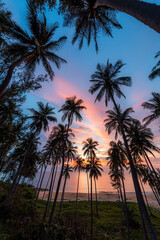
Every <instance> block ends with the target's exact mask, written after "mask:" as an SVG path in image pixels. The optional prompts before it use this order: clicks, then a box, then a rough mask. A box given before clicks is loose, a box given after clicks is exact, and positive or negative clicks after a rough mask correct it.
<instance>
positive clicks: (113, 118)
mask: <svg viewBox="0 0 160 240" xmlns="http://www.w3.org/2000/svg"><path fill="white" fill-rule="evenodd" d="M117 107H118V110H119V113H120V116H121V120H122V123H123V128H124V130H125V132H126V130H127V129H128V127H129V126H130V125H131V124H132V121H133V118H132V117H131V116H130V115H129V114H130V113H133V112H134V111H133V109H132V108H127V109H126V110H124V111H122V110H121V108H120V105H118V106H117ZM106 113H107V117H108V118H106V119H105V120H104V122H105V127H106V130H107V132H108V134H110V133H111V132H112V131H113V130H114V131H115V139H117V137H118V134H120V135H121V129H120V124H119V121H118V115H117V112H116V108H115V107H114V108H113V110H108V111H106Z"/></svg>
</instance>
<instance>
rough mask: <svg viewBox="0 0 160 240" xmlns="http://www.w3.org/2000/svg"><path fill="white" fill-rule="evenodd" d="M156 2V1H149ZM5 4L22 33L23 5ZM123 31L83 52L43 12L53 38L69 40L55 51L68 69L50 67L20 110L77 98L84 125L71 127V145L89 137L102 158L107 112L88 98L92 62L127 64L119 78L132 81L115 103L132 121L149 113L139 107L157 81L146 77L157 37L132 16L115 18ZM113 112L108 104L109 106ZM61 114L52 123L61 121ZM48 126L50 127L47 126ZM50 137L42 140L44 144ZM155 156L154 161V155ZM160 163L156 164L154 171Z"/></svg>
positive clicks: (21, 1) (20, 1) (20, 0)
mask: <svg viewBox="0 0 160 240" xmlns="http://www.w3.org/2000/svg"><path fill="white" fill-rule="evenodd" d="M148 2H155V3H156V2H157V1H148ZM6 5H7V7H8V9H9V10H11V11H12V13H13V18H14V19H15V20H16V22H17V23H19V24H20V25H21V26H22V27H23V28H25V29H27V26H26V21H25V12H26V1H25V0H6ZM117 17H118V20H119V22H120V24H121V25H122V26H123V29H122V30H117V29H113V38H109V37H107V36H104V35H102V34H100V35H99V39H98V42H99V52H98V54H96V52H95V48H94V43H91V46H90V47H87V45H86V44H84V47H83V48H82V50H79V49H78V46H77V44H75V45H72V44H71V40H72V37H73V33H74V28H63V27H62V22H63V21H62V20H63V17H62V16H58V14H56V12H55V11H54V12H48V13H47V19H48V22H49V23H53V22H55V21H58V22H59V25H60V28H59V29H58V30H57V33H56V36H55V38H56V39H57V38H59V37H61V36H62V35H66V36H67V37H68V40H67V42H66V44H65V45H64V46H63V47H62V49H61V50H60V51H59V52H58V54H59V56H61V57H63V58H64V59H66V60H67V62H68V63H67V64H64V65H62V66H61V69H60V70H57V69H56V68H55V66H53V69H55V74H56V76H55V78H54V81H53V82H49V83H44V84H43V87H42V89H41V90H38V91H37V92H35V93H30V94H29V95H28V97H27V101H26V103H25V108H26V109H27V108H28V107H36V102H37V101H44V102H49V103H50V104H52V105H53V106H54V107H55V108H56V110H58V109H59V108H60V106H61V105H62V104H63V103H64V101H65V98H66V97H71V96H73V95H77V97H79V98H82V99H83V100H84V102H85V105H86V106H87V110H86V111H84V113H83V118H84V120H83V122H82V123H74V124H73V129H74V132H75V134H76V143H77V144H78V146H79V148H81V146H82V145H81V142H82V141H83V140H85V139H86V138H87V137H93V138H94V139H95V140H98V141H99V143H100V146H99V154H100V155H101V154H102V155H103V153H104V151H106V150H107V148H108V144H109V141H110V140H113V139H114V137H113V135H111V136H108V135H107V133H106V132H105V128H104V124H103V120H104V118H105V117H106V115H105V111H106V107H105V105H104V102H101V103H96V104H94V96H91V95H90V94H89V93H88V89H89V87H90V82H89V80H90V76H91V74H92V73H94V71H95V70H96V65H97V63H102V64H105V63H106V62H107V59H108V58H109V59H110V61H111V62H112V63H115V62H116V61H117V60H118V59H122V61H123V62H124V63H126V65H125V66H124V68H123V70H122V73H121V74H122V75H121V76H131V77H132V87H131V88H127V87H126V88H123V90H124V93H125V95H126V99H121V100H119V99H118V100H117V102H118V103H120V104H121V106H122V108H123V109H125V108H128V107H133V108H134V110H135V113H134V114H133V116H134V117H137V118H138V119H140V120H142V119H143V117H144V116H146V115H147V114H148V113H149V112H148V111H144V110H143V109H142V108H141V104H142V102H144V101H146V100H149V99H150V98H151V92H154V91H155V92H159V88H160V79H158V78H157V79H155V80H154V81H149V79H148V75H149V73H150V71H151V69H152V67H153V66H154V65H155V64H156V60H155V59H154V55H155V54H156V53H157V52H158V51H159V50H160V48H159V40H160V36H159V34H158V33H156V32H155V31H153V30H152V29H150V28H149V27H147V26H145V25H144V24H143V23H141V22H139V21H137V20H136V19H134V18H133V17H130V16H128V15H127V14H124V13H118V15H117ZM37 73H45V71H44V69H43V68H42V67H41V66H39V67H38V68H37ZM109 107H110V108H112V104H109ZM60 117H61V115H60V114H58V115H57V118H58V119H59V121H60ZM158 125H159V120H157V121H155V122H154V123H153V124H151V125H150V127H151V128H152V130H153V132H154V134H155V143H156V144H157V145H158V146H160V138H159V127H158ZM51 127H52V125H51ZM48 134H49V133H45V134H44V135H43V137H42V139H43V141H45V140H46V137H47V136H48ZM157 157H159V156H158V155H157ZM158 165H159V163H157V162H156V166H158Z"/></svg>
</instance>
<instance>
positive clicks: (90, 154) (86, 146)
mask: <svg viewBox="0 0 160 240" xmlns="http://www.w3.org/2000/svg"><path fill="white" fill-rule="evenodd" d="M97 146H98V142H97V141H94V140H93V139H92V138H87V140H86V141H83V148H82V150H83V151H84V152H83V155H84V156H86V157H87V158H88V160H89V161H90V163H89V165H88V166H87V168H89V166H90V180H91V240H92V237H93V203H92V177H93V171H92V169H93V161H94V159H95V158H96V153H95V151H96V150H97Z"/></svg>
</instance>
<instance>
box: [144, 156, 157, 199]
mask: <svg viewBox="0 0 160 240" xmlns="http://www.w3.org/2000/svg"><path fill="white" fill-rule="evenodd" d="M144 156H145V160H146V162H148V163H149V165H150V167H151V169H152V171H153V173H154V174H155V177H156V179H157V182H156V181H155V185H156V187H157V191H158V193H159V195H160V180H159V178H158V176H157V173H156V171H155V169H154V167H153V165H152V163H151V161H150V159H149V157H148V155H147V154H146V152H144ZM157 183H158V184H157Z"/></svg>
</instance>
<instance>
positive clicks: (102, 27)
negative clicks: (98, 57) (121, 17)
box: [63, 0, 122, 52]
mask: <svg viewBox="0 0 160 240" xmlns="http://www.w3.org/2000/svg"><path fill="white" fill-rule="evenodd" d="M94 3H95V1H92V0H85V1H75V4H73V3H69V1H68V4H67V5H68V8H67V12H65V16H64V26H72V25H75V34H74V37H73V39H72V44H74V43H75V42H76V41H77V40H79V49H81V48H82V46H83V42H84V39H86V40H87V43H88V46H89V45H90V42H91V39H92V38H93V40H94V42H95V48H96V51H97V52H98V42H97V38H98V33H99V32H101V31H102V32H103V33H104V34H105V35H108V36H111V37H112V31H111V30H112V27H116V28H118V29H120V28H122V27H121V25H120V24H119V23H118V21H117V19H116V11H115V10H114V9H113V8H112V9H111V8H108V7H105V8H104V7H101V6H98V7H97V8H94ZM63 6H64V4H63Z"/></svg>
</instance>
